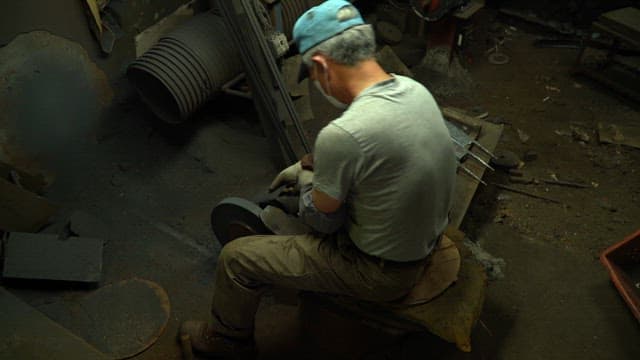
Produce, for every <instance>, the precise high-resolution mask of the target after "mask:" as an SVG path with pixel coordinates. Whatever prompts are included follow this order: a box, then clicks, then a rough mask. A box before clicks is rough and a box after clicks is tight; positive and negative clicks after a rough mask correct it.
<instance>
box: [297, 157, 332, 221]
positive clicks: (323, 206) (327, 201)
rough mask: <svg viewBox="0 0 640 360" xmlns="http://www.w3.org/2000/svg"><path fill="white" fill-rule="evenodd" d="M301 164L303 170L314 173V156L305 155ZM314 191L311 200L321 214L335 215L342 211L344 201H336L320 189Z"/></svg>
mask: <svg viewBox="0 0 640 360" xmlns="http://www.w3.org/2000/svg"><path fill="white" fill-rule="evenodd" d="M300 163H301V164H302V168H303V169H305V170H310V171H313V154H305V155H304V156H303V157H302V158H301V159H300ZM312 191H313V193H312V194H311V198H312V199H313V205H314V206H315V207H316V209H318V210H320V211H321V212H323V213H325V214H330V213H334V212H336V211H338V209H340V206H342V201H340V200H338V199H335V198H333V197H331V196H329V195H327V194H325V193H324V192H322V191H320V190H318V189H313V190H312Z"/></svg>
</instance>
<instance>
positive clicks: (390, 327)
mask: <svg viewBox="0 0 640 360" xmlns="http://www.w3.org/2000/svg"><path fill="white" fill-rule="evenodd" d="M443 243H445V241H443ZM451 244H452V245H453V242H451ZM443 245H445V248H446V245H447V244H446V243H445V244H443ZM455 247H457V248H458V249H460V256H459V257H458V260H459V265H460V266H459V272H458V273H457V280H456V281H455V283H454V284H452V285H451V284H450V283H449V284H447V283H446V281H445V282H441V283H440V284H439V285H436V286H435V288H437V287H438V286H445V285H446V286H445V288H446V290H444V289H441V291H440V292H438V293H434V292H433V291H432V290H433V289H434V285H433V279H430V277H429V275H428V274H427V273H428V271H427V272H426V273H425V277H423V281H421V283H419V284H418V285H417V286H416V288H420V287H422V291H418V293H421V294H428V295H429V294H430V295H431V297H432V298H429V299H427V300H429V301H428V302H422V303H420V296H412V295H411V294H410V295H409V296H408V298H407V299H403V300H404V301H400V302H396V303H373V302H367V301H361V300H357V299H354V298H350V297H343V296H333V295H326V294H319V293H313V292H303V293H301V294H300V297H301V308H302V309H303V310H302V312H303V313H304V311H314V308H315V309H317V308H318V307H319V308H321V309H328V310H330V311H331V312H334V313H336V314H338V315H341V316H342V317H345V318H348V319H353V320H356V321H358V322H361V323H362V322H364V323H366V324H367V325H368V326H371V327H373V328H376V329H379V330H382V331H384V332H388V333H390V334H394V335H398V334H403V333H411V332H423V331H428V332H430V333H432V334H434V335H437V336H438V337H440V338H442V339H443V340H445V341H447V342H450V343H454V344H456V346H457V347H458V349H460V350H462V351H464V352H470V351H471V339H470V336H471V331H472V330H473V327H474V326H475V324H476V321H477V320H478V318H479V316H480V312H481V310H482V305H483V303H484V291H485V288H486V274H485V271H484V268H483V267H482V265H480V264H479V263H477V261H476V260H475V259H473V256H472V255H471V254H470V252H469V251H468V250H466V248H465V247H464V245H462V244H461V243H458V244H457V245H455ZM456 253H457V251H456ZM435 255H436V254H434V258H433V260H432V262H433V263H436V258H435ZM449 258H450V257H449ZM445 260H446V259H445ZM424 282H429V284H426V283H424ZM449 285H450V286H449ZM416 288H414V290H415V289H416ZM443 291H444V292H443ZM413 292H414V291H412V293H413ZM407 303H417V304H415V305H408V304H407Z"/></svg>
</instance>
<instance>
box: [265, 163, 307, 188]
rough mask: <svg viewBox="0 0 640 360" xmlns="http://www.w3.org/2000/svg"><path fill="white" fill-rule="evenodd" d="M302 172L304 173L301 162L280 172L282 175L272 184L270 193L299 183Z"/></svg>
mask: <svg viewBox="0 0 640 360" xmlns="http://www.w3.org/2000/svg"><path fill="white" fill-rule="evenodd" d="M300 172H302V164H301V163H300V161H298V162H297V163H295V164H293V165H291V166H289V167H288V168H286V169H284V170H282V171H280V173H279V174H278V175H277V176H276V177H275V178H274V179H273V181H272V182H271V185H270V186H269V192H272V191H274V190H275V189H277V188H279V187H281V186H282V185H289V184H294V183H296V182H298V175H299V174H300Z"/></svg>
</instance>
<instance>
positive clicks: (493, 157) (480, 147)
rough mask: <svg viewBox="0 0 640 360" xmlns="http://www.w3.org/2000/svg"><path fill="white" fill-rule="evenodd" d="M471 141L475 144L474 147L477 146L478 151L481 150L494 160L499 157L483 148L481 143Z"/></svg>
mask: <svg viewBox="0 0 640 360" xmlns="http://www.w3.org/2000/svg"><path fill="white" fill-rule="evenodd" d="M471 141H472V142H473V145H475V146H477V147H478V149H480V150H481V151H482V152H484V153H485V154H487V155H489V156H491V158H492V159H497V157H496V156H495V155H494V154H493V153H492V152H491V151H489V150H488V149H487V148H486V147H484V146H482V144H480V143H479V142H477V141H475V140H471Z"/></svg>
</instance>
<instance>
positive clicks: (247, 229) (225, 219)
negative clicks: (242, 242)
mask: <svg viewBox="0 0 640 360" xmlns="http://www.w3.org/2000/svg"><path fill="white" fill-rule="evenodd" d="M261 211H262V209H261V208H260V207H259V206H258V205H256V204H255V203H253V202H251V201H249V200H246V199H242V198H237V197H230V198H225V199H223V200H222V201H220V202H219V203H218V204H217V205H216V206H214V207H213V210H211V229H212V230H213V233H214V234H215V235H216V238H217V239H218V242H219V243H220V245H222V246H224V245H225V244H226V243H228V242H229V241H231V240H233V239H236V238H239V237H242V236H249V235H258V234H271V231H270V230H269V229H268V228H267V227H266V226H265V225H264V224H263V223H262V220H260V212H261Z"/></svg>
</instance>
